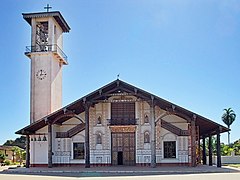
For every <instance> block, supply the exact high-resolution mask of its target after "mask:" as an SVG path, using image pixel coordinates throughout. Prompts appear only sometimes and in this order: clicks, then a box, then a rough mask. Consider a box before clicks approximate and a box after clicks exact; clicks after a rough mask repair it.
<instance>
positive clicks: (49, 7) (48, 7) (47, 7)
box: [44, 4, 52, 12]
mask: <svg viewBox="0 0 240 180" xmlns="http://www.w3.org/2000/svg"><path fill="white" fill-rule="evenodd" d="M44 9H47V12H49V9H52V7H51V6H49V4H47V6H46V7H44Z"/></svg>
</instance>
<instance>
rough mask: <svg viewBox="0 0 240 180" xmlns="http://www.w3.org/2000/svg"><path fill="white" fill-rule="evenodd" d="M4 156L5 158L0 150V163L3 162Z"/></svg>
mask: <svg viewBox="0 0 240 180" xmlns="http://www.w3.org/2000/svg"><path fill="white" fill-rule="evenodd" d="M5 158H6V157H5V155H4V154H3V153H2V152H0V163H3V161H4V160H5ZM0 166H1V164H0Z"/></svg>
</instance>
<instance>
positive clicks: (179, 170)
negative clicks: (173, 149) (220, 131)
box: [0, 165, 240, 175]
mask: <svg viewBox="0 0 240 180" xmlns="http://www.w3.org/2000/svg"><path fill="white" fill-rule="evenodd" d="M0 171H1V169H0ZM232 172H235V173H240V169H237V168H231V167H227V166H223V167H222V168H217V167H215V166H207V165H199V166H197V167H184V166H177V167H156V168H151V167H136V166H110V167H91V168H84V167H53V168H40V167H38V168H36V167H32V168H23V167H18V168H17V167H10V168H7V166H5V167H4V168H3V169H2V172H1V173H7V174H9V173H12V174H38V173H40V174H41V173H43V174H44V173H89V174H91V173H100V174H104V173H109V174H114V173H117V174H118V175H121V174H123V175H126V174H133V175H134V174H198V173H232Z"/></svg>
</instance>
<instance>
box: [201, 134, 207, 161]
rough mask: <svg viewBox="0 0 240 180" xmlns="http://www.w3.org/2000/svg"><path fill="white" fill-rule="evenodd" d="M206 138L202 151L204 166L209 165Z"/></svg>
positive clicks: (203, 139)
mask: <svg viewBox="0 0 240 180" xmlns="http://www.w3.org/2000/svg"><path fill="white" fill-rule="evenodd" d="M205 140H206V139H205V136H203V138H202V141H203V149H202V158H203V159H202V161H203V165H206V164H207V158H206V142H205Z"/></svg>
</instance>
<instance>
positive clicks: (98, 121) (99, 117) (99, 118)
mask: <svg viewBox="0 0 240 180" xmlns="http://www.w3.org/2000/svg"><path fill="white" fill-rule="evenodd" d="M97 124H102V118H101V116H98V119H97Z"/></svg>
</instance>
